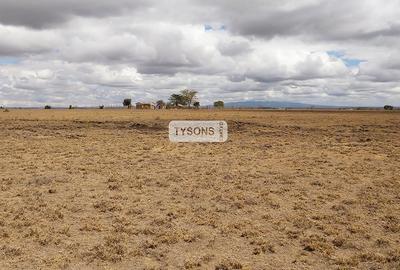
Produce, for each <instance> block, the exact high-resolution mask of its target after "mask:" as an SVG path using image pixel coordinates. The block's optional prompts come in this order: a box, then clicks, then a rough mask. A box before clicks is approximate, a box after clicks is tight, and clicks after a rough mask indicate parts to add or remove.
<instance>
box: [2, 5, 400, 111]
mask: <svg viewBox="0 0 400 270" xmlns="http://www.w3.org/2000/svg"><path fill="white" fill-rule="evenodd" d="M110 3H111V2H109V1H75V0H74V1H69V3H68V5H66V2H64V1H49V0H40V1H38V5H32V4H31V2H29V1H25V0H23V1H19V2H15V1H14V2H10V1H6V2H2V3H0V36H2V38H1V40H0V103H7V104H14V105H16V106H20V105H42V103H51V102H52V103H54V104H57V105H69V104H71V103H76V104H77V103H82V105H98V104H103V103H105V104H111V103H119V100H120V99H122V98H123V97H126V96H131V97H132V98H134V99H136V100H146V99H151V100H156V99H158V98H163V99H166V98H167V97H168V95H170V94H171V93H172V92H174V91H177V90H180V89H182V88H185V87H191V88H195V89H196V90H198V91H199V92H200V98H201V102H202V103H203V104H204V103H211V102H212V101H213V100H214V99H220V98H223V99H226V100H227V101H239V100H242V99H278V100H287V101H299V102H301V101H303V102H307V103H317V104H346V105H349V104H354V105H378V106H380V105H382V103H389V102H392V101H394V100H399V99H397V98H398V97H399V88H398V86H397V85H398V82H399V78H400V65H399V61H400V52H399V51H398V46H399V45H400V37H399V33H400V19H399V17H398V15H397V14H398V13H399V11H400V3H399V2H398V1H395V0H388V1H387V2H385V4H384V5H383V4H382V3H381V2H380V1H377V0H368V1H361V0H355V1H350V2H343V1H337V0H335V1H326V0H303V1H296V2H294V1H279V2H277V1H265V0H264V1H261V0H255V1H252V2H246V3H244V2H243V1H236V0H230V1H227V0H226V1H218V3H216V2H215V1H198V0H192V1H183V0H173V1H172V2H168V3H166V2H162V1H124V0H118V1H117V2H115V3H113V5H110ZM29 9H30V10H31V12H30V13H29V12H28V10H29ZM39 11H40V12H39ZM7 12H8V13H7ZM6 13H7V14H6ZM39 13H40V14H41V15H40V14H39ZM206 24H209V25H213V28H214V29H215V30H214V31H205V29H204V25H206ZM222 26H224V27H222ZM221 27H222V28H221ZM328 51H337V52H341V53H342V54H343V55H342V56H341V57H334V56H332V55H328V53H327V52H328ZM2 57H3V58H4V59H6V60H3V61H2ZM10 58H11V59H15V61H10V60H9V59H10ZM350 60H355V62H357V60H362V62H361V64H360V65H359V66H357V65H353V66H350V65H349V61H350ZM9 62H10V63H9ZM397 105H399V104H397Z"/></svg>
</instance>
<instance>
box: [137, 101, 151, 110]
mask: <svg viewBox="0 0 400 270" xmlns="http://www.w3.org/2000/svg"><path fill="white" fill-rule="evenodd" d="M155 108H156V106H155V105H154V104H153V103H142V102H137V103H136V109H138V110H154V109H155Z"/></svg>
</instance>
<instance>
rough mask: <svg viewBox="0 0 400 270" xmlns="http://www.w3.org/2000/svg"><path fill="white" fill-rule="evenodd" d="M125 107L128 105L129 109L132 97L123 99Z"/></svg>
mask: <svg viewBox="0 0 400 270" xmlns="http://www.w3.org/2000/svg"><path fill="white" fill-rule="evenodd" d="M122 104H123V105H124V106H125V107H128V109H130V108H131V107H132V99H130V98H126V99H124V102H123V103H122Z"/></svg>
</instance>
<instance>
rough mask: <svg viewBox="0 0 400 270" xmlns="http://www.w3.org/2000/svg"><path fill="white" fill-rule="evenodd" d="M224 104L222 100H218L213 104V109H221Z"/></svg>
mask: <svg viewBox="0 0 400 270" xmlns="http://www.w3.org/2000/svg"><path fill="white" fill-rule="evenodd" d="M224 105H225V104H224V102H223V101H222V100H218V101H215V102H214V107H215V108H223V107H224Z"/></svg>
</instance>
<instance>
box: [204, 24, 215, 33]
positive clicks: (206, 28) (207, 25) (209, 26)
mask: <svg viewBox="0 0 400 270" xmlns="http://www.w3.org/2000/svg"><path fill="white" fill-rule="evenodd" d="M212 30H214V29H213V28H212V26H211V25H209V24H205V25H204V31H206V32H209V31H212Z"/></svg>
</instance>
